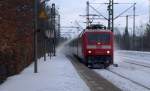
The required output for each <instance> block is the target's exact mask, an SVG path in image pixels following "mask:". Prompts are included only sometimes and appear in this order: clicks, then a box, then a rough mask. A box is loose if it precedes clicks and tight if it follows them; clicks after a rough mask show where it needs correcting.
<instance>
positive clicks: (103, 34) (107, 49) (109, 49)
mask: <svg viewBox="0 0 150 91" xmlns="http://www.w3.org/2000/svg"><path fill="white" fill-rule="evenodd" d="M113 37H114V36H113V33H112V32H111V31H110V30H108V29H106V27H104V26H103V25H91V26H88V27H87V28H86V29H85V30H84V32H83V33H82V34H81V35H80V36H79V37H78V38H76V39H74V40H72V41H71V42H70V43H69V48H71V49H70V50H71V52H72V54H74V55H76V56H78V57H79V58H81V59H82V60H83V62H84V63H85V64H86V65H87V66H90V67H95V66H96V67H97V66H100V67H103V68H106V67H108V66H110V65H112V64H113Z"/></svg>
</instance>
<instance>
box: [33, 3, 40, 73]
mask: <svg viewBox="0 0 150 91" xmlns="http://www.w3.org/2000/svg"><path fill="white" fill-rule="evenodd" d="M38 4H39V3H38V0H34V40H33V41H34V73H38V70H37V30H38Z"/></svg>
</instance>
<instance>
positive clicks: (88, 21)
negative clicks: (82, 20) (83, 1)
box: [86, 1, 90, 26]
mask: <svg viewBox="0 0 150 91" xmlns="http://www.w3.org/2000/svg"><path fill="white" fill-rule="evenodd" d="M89 4H90V3H89V1H87V10H86V11H87V15H86V16H87V26H89V23H90V20H89V19H90V18H89V13H90V7H89Z"/></svg>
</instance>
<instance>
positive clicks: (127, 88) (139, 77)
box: [95, 51, 150, 91]
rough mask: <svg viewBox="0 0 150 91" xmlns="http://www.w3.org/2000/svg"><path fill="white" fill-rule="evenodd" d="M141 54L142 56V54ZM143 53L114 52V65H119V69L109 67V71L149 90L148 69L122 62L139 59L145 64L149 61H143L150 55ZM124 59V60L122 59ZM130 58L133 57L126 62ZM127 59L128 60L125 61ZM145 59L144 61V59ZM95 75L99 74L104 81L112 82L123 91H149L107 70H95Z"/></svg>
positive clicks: (149, 69)
mask: <svg viewBox="0 0 150 91" xmlns="http://www.w3.org/2000/svg"><path fill="white" fill-rule="evenodd" d="M142 53H143V54H142ZM144 53H145V52H137V51H135V52H133V51H130V52H129V51H119V52H118V51H117V52H115V63H117V64H118V65H119V67H113V66H111V67H110V68H109V69H110V70H112V71H114V72H117V73H119V74H120V75H122V76H124V77H127V78H129V79H131V80H133V81H135V82H137V83H140V84H142V85H144V86H147V87H149V88H150V79H149V77H150V68H146V67H142V66H138V65H134V64H129V63H125V62H123V61H124V60H127V61H132V60H137V59H140V60H139V61H140V62H143V60H144V62H147V63H148V61H150V60H146V61H145V59H148V58H149V59H150V55H148V54H150V53H148V52H147V53H146V55H144ZM139 55H144V56H139ZM122 56H123V57H126V59H124V58H122ZM131 57H135V58H132V60H128V59H131ZM127 58H128V59H127ZM144 58H145V59H144ZM95 71H96V72H97V73H99V74H100V75H102V76H103V77H104V78H105V79H107V80H109V81H110V82H112V83H113V84H114V85H116V86H117V87H119V88H120V89H122V90H123V91H149V90H147V89H145V88H143V87H141V86H138V85H136V84H134V83H132V82H131V81H129V80H126V79H124V78H121V77H119V76H117V75H115V74H113V73H111V72H109V71H107V70H99V69H98V70H95Z"/></svg>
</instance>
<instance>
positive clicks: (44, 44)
mask: <svg viewBox="0 0 150 91" xmlns="http://www.w3.org/2000/svg"><path fill="white" fill-rule="evenodd" d="M44 61H46V38H45V37H44Z"/></svg>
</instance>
